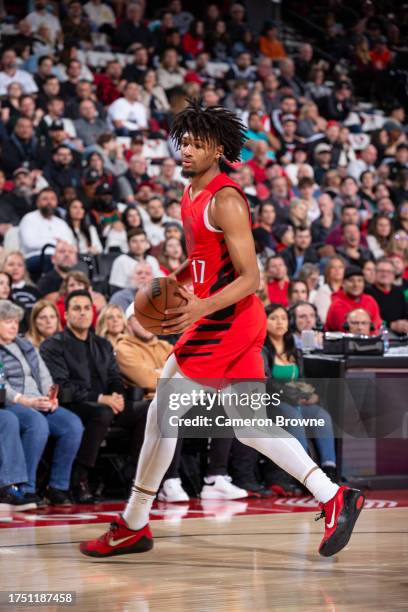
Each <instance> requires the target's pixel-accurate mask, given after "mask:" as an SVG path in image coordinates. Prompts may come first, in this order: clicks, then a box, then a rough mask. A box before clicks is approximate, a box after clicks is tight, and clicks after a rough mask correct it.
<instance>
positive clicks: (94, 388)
mask: <svg viewBox="0 0 408 612" xmlns="http://www.w3.org/2000/svg"><path fill="white" fill-rule="evenodd" d="M65 316H66V320H67V327H66V328H65V330H64V331H62V332H59V333H58V334H56V335H55V336H53V337H51V338H48V339H47V340H45V341H44V342H43V343H42V344H41V347H40V353H41V356H42V357H43V359H44V361H45V363H46V364H47V366H48V367H49V369H50V372H51V374H52V377H53V379H54V381H55V382H56V383H57V384H59V387H60V395H59V397H60V398H63V402H64V404H65V406H67V408H68V409H69V410H71V411H72V412H73V413H74V414H76V415H78V416H79V417H80V419H81V420H82V422H83V424H84V427H85V430H84V435H83V438H82V443H81V446H80V448H79V451H78V454H77V459H76V463H75V466H74V471H73V477H72V483H73V493H74V497H75V500H76V501H77V502H78V503H92V501H93V496H92V494H91V491H90V489H89V483H88V472H89V469H90V468H92V467H94V465H95V462H96V459H97V456H98V452H99V448H100V446H101V443H102V442H103V440H104V439H105V436H106V433H107V431H108V429H109V427H110V425H111V423H112V421H113V419H114V417H115V415H116V414H119V413H121V412H123V409H124V407H125V403H124V397H123V393H124V388H123V384H122V381H121V378H120V374H119V370H118V367H117V365H116V361H115V357H114V354H113V349H112V347H111V345H110V343H109V342H108V341H107V340H105V339H104V338H100V337H99V336H96V335H95V334H94V333H93V332H92V331H91V326H92V318H93V310H92V298H91V296H90V294H89V293H88V292H87V291H84V290H80V291H73V292H72V293H70V294H69V295H68V296H67V299H66V304H65Z"/></svg>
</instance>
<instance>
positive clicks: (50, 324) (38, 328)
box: [26, 300, 61, 349]
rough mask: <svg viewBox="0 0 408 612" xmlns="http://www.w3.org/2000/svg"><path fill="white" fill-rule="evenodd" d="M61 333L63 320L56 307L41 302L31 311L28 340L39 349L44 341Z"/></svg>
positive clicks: (47, 302) (50, 303) (46, 301)
mask: <svg viewBox="0 0 408 612" xmlns="http://www.w3.org/2000/svg"><path fill="white" fill-rule="evenodd" d="M59 331H61V320H60V316H59V312H58V309H57V307H56V305H55V304H53V303H52V302H50V301H48V300H39V301H38V302H37V303H36V304H34V306H33V308H32V310H31V316H30V328H29V330H28V332H27V334H26V338H27V340H29V341H30V342H31V344H33V345H34V346H35V348H37V349H38V348H40V345H41V344H42V342H44V340H46V339H47V338H50V337H51V336H53V335H54V334H56V333H57V332H59Z"/></svg>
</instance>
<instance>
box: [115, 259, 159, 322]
mask: <svg viewBox="0 0 408 612" xmlns="http://www.w3.org/2000/svg"><path fill="white" fill-rule="evenodd" d="M152 280H153V270H152V267H151V265H150V264H148V263H145V262H143V261H141V262H139V263H136V265H135V267H134V269H133V271H132V273H131V274H130V276H129V278H128V279H127V286H126V289H121V290H120V291H116V292H115V293H114V294H113V295H112V296H111V298H110V300H109V304H116V305H117V306H120V307H121V309H122V310H123V312H126V311H127V309H128V307H129V306H130V304H133V302H134V300H135V295H136V291H137V290H138V289H139V288H140V287H143V286H144V285H147V284H149V283H150V282H151V281H152Z"/></svg>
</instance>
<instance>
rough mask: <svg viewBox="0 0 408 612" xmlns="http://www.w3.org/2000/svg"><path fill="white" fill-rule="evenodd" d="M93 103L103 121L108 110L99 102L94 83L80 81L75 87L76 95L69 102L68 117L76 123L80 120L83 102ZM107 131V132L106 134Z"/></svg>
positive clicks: (84, 80)
mask: <svg viewBox="0 0 408 612" xmlns="http://www.w3.org/2000/svg"><path fill="white" fill-rule="evenodd" d="M85 101H87V102H92V104H93V105H94V107H95V110H96V112H97V114H98V116H99V117H100V118H101V119H105V118H106V110H105V109H104V107H103V106H102V104H101V103H100V102H99V101H98V99H97V97H96V95H95V92H94V87H93V84H92V81H89V80H86V79H80V80H79V81H78V83H77V84H76V85H75V93H74V95H73V96H72V97H71V98H70V99H69V101H68V102H67V115H68V116H69V117H71V119H73V120H74V121H75V120H77V119H79V118H80V112H79V111H80V106H81V104H82V102H85ZM106 131H107V130H105V132H106Z"/></svg>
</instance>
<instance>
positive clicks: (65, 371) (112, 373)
mask: <svg viewBox="0 0 408 612" xmlns="http://www.w3.org/2000/svg"><path fill="white" fill-rule="evenodd" d="M88 342H89V348H90V354H91V356H92V359H93V362H94V364H95V365H96V368H95V369H96V370H97V372H98V376H99V378H100V381H101V386H102V389H103V390H102V391H101V390H100V389H99V390H96V389H93V388H92V381H91V368H90V365H89V362H88V348H87V343H86V342H82V341H81V340H78V339H77V338H76V337H75V336H74V334H73V333H72V332H71V331H70V330H69V329H68V328H65V330H64V331H62V332H59V333H58V334H55V336H52V337H51V338H48V339H47V340H45V341H44V342H43V343H42V345H41V348H40V353H41V356H42V358H43V359H44V361H45V363H46V364H47V366H48V369H49V370H50V372H51V376H52V378H53V380H54V382H55V383H57V384H59V386H60V393H59V400H60V402H61V403H63V404H64V405H67V404H69V403H72V402H84V401H91V402H92V401H93V402H96V401H97V399H98V395H99V393H100V392H102V393H104V394H111V393H114V392H116V393H124V387H123V384H122V380H121V377H120V373H119V368H118V366H117V363H116V360H115V356H114V353H113V348H112V346H111V344H110V342H109V341H108V340H105V338H101V337H100V336H96V335H95V334H94V333H93V332H92V331H90V332H89V336H88Z"/></svg>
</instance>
